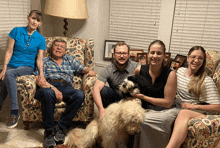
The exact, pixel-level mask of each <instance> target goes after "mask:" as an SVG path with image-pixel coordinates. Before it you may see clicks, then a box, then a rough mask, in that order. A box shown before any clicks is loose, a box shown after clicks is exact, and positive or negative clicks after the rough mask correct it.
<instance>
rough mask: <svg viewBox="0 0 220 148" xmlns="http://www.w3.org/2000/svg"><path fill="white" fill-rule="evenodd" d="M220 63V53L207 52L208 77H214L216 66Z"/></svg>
mask: <svg viewBox="0 0 220 148" xmlns="http://www.w3.org/2000/svg"><path fill="white" fill-rule="evenodd" d="M219 61H220V52H218V51H214V50H207V51H206V72H207V74H208V76H210V77H213V75H214V73H215V69H216V66H217V65H218V63H219Z"/></svg>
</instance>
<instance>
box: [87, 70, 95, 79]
mask: <svg viewBox="0 0 220 148" xmlns="http://www.w3.org/2000/svg"><path fill="white" fill-rule="evenodd" d="M86 76H87V77H92V76H96V72H95V71H93V70H90V71H89V72H88V73H87V74H86Z"/></svg>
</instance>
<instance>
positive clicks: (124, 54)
mask: <svg viewBox="0 0 220 148" xmlns="http://www.w3.org/2000/svg"><path fill="white" fill-rule="evenodd" d="M115 54H116V55H119V56H126V55H128V53H125V52H124V53H121V52H115Z"/></svg>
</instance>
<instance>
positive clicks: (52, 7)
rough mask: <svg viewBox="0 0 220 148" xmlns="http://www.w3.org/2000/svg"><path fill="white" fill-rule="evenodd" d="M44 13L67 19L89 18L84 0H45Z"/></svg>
mask: <svg viewBox="0 0 220 148" xmlns="http://www.w3.org/2000/svg"><path fill="white" fill-rule="evenodd" d="M44 13H45V14H48V15H52V16H57V17H61V18H68V19H87V18H89V15H88V10H87V4H86V0H46V3H45V8H44Z"/></svg>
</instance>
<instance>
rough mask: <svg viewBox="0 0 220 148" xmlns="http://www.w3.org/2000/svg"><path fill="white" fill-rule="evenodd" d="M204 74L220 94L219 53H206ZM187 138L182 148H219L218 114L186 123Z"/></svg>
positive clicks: (210, 51) (219, 118)
mask: <svg viewBox="0 0 220 148" xmlns="http://www.w3.org/2000/svg"><path fill="white" fill-rule="evenodd" d="M206 60H207V64H206V72H207V74H208V75H209V76H210V77H212V78H213V81H214V82H215V84H216V86H217V88H218V92H219V93H220V63H219V61H220V52H216V51H212V50H209V51H206ZM188 125H189V126H188V136H187V138H186V139H185V142H184V143H183V145H182V147H183V148H220V113H212V112H210V113H209V115H206V116H201V117H197V118H193V119H191V120H190V121H189V123H188Z"/></svg>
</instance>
